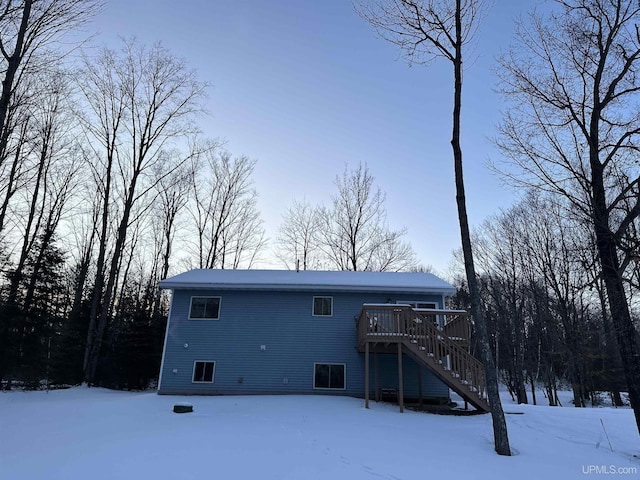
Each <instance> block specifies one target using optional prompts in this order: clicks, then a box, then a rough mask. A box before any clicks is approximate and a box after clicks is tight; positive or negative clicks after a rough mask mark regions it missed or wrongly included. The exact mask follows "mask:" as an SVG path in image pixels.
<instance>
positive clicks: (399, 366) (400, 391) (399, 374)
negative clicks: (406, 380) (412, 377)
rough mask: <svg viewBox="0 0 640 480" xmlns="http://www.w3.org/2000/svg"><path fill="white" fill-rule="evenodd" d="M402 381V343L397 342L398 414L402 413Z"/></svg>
mask: <svg viewBox="0 0 640 480" xmlns="http://www.w3.org/2000/svg"><path fill="white" fill-rule="evenodd" d="M402 384H403V381H402V343H400V342H398V403H399V404H400V413H402V412H404V389H403V385H402Z"/></svg>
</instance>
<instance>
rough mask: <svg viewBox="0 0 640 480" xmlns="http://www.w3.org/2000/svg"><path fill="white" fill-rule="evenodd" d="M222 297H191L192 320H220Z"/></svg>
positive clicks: (190, 310) (190, 316)
mask: <svg viewBox="0 0 640 480" xmlns="http://www.w3.org/2000/svg"><path fill="white" fill-rule="evenodd" d="M220 300H221V297H191V307H190V308H189V318H190V319H202V320H218V318H219V317H220Z"/></svg>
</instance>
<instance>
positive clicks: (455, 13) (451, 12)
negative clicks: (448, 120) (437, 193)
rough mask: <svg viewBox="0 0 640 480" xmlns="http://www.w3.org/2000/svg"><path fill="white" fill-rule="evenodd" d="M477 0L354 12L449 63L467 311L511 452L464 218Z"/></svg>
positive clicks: (499, 432) (383, 32)
mask: <svg viewBox="0 0 640 480" xmlns="http://www.w3.org/2000/svg"><path fill="white" fill-rule="evenodd" d="M482 7H483V4H482V1H481V0H455V1H438V0H371V2H370V3H367V4H364V3H363V4H360V6H359V7H358V12H359V13H360V15H361V16H362V17H363V18H364V19H365V20H366V21H368V22H369V23H370V24H371V25H373V27H374V28H375V29H376V31H377V32H378V34H379V35H380V36H381V37H382V38H384V39H385V40H387V41H389V42H391V43H393V44H395V45H397V46H399V47H400V49H401V50H402V52H403V53H404V54H405V56H406V58H407V60H408V61H409V64H411V63H417V64H420V63H428V62H430V61H431V60H434V59H436V58H444V59H446V60H448V61H449V62H451V66H452V67H453V78H454V88H453V128H452V136H451V147H452V149H453V163H454V171H455V183H456V201H457V206H458V220H459V223H460V236H461V240H462V253H463V256H464V263H465V271H466V275H467V284H468V287H469V293H470V300H471V314H472V315H473V318H474V321H475V325H476V330H477V333H478V336H479V339H480V344H481V354H482V362H483V363H484V367H485V372H486V378H487V393H488V397H489V404H490V406H491V416H492V418H493V432H494V441H495V449H496V452H497V453H498V454H499V455H511V450H510V448H509V438H508V434H507V424H506V421H505V418H504V412H503V411H502V404H501V403H500V396H499V393H498V378H497V376H496V371H495V368H494V365H493V357H492V355H491V351H490V346H489V338H488V333H487V328H486V325H485V322H484V318H483V313H482V308H481V305H480V292H479V289H478V284H477V278H476V272H475V266H474V262H473V250H472V246H471V235H470V232H469V221H468V218H467V207H466V196H465V188H464V175H463V170H462V148H461V145H460V117H461V110H462V70H463V50H464V48H465V46H467V45H468V44H469V42H470V41H471V40H472V38H473V35H474V33H475V31H476V29H477V26H478V23H479V20H480V17H481V13H482Z"/></svg>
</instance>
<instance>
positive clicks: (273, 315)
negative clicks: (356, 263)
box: [158, 270, 468, 403]
mask: <svg viewBox="0 0 640 480" xmlns="http://www.w3.org/2000/svg"><path fill="white" fill-rule="evenodd" d="M160 286H161V288H163V289H170V290H172V292H173V295H172V301H171V308H170V313H169V319H168V322H167V331H166V337H165V344H164V351H163V356H162V366H161V371H160V379H159V385H158V393H159V394H194V395H228V394H331V395H349V396H355V397H362V398H367V399H368V397H369V395H370V394H373V395H376V397H379V396H380V395H381V394H384V393H397V392H398V390H400V391H401V392H402V395H403V397H402V398H416V399H418V397H419V398H420V400H421V401H422V400H423V399H424V401H432V402H439V403H445V402H449V388H450V387H452V385H451V382H450V381H449V380H450V379H447V378H444V379H443V378H442V372H440V371H439V369H442V368H443V365H445V366H446V363H447V362H448V361H449V360H446V359H444V357H442V359H440V357H438V362H440V363H439V364H436V363H434V365H436V368H433V365H431V366H430V365H429V362H428V361H426V360H425V359H427V353H425V351H426V350H425V348H424V347H422V346H421V345H419V343H418V341H417V340H416V339H422V338H429V336H428V334H426V333H424V332H418V330H416V328H415V327H416V325H418V326H419V327H421V325H422V321H421V320H419V319H418V316H419V315H431V317H430V319H431V321H429V322H428V323H429V325H430V326H429V328H435V327H433V326H432V325H436V326H437V327H438V328H442V318H441V317H443V315H437V312H444V310H443V308H444V299H445V297H446V296H449V295H452V294H453V293H454V288H453V287H452V286H451V285H449V284H447V283H446V282H444V281H443V280H441V279H439V278H437V277H436V276H434V275H432V274H428V273H380V272H350V271H342V272H324V271H279V270H192V271H189V272H185V273H182V274H180V275H177V276H175V277H171V278H168V279H166V280H163V281H162V282H161V283H160ZM405 310H406V311H410V312H411V313H410V315H409V316H407V317H406V318H407V319H409V318H410V319H409V320H406V321H404V320H403V321H404V322H405V323H402V324H401V323H400V320H399V319H400V316H401V314H402V312H404V311H405ZM434 311H437V312H434ZM421 312H422V313H421ZM458 313H463V312H458ZM402 315H404V314H402ZM403 318H404V317H403ZM424 318H425V322H426V319H427V317H424ZM406 322H410V323H411V327H408V326H407V325H409V324H408V323H406ZM416 322H419V324H416ZM438 322H439V323H440V325H439V326H438ZM400 325H402V326H400ZM383 327H384V328H383ZM398 328H401V329H402V331H403V332H404V331H405V330H406V333H404V334H402V335H401V334H400V333H399V330H398ZM392 330H393V332H392ZM418 334H419V335H420V336H417V335H418ZM432 336H433V335H432ZM436 336H438V337H441V335H440V334H438V335H436ZM383 337H384V338H383ZM467 337H468V335H467ZM421 341H422V340H421ZM398 342H401V343H398ZM396 345H397V348H395V346H396ZM421 349H422V350H421ZM370 354H372V358H369V356H370ZM429 355H431V354H429ZM447 355H449V353H447ZM428 358H429V359H433V358H435V357H433V355H431V356H430V357H428ZM447 358H450V355H449V357H447ZM445 360H446V361H445ZM432 363H433V362H432ZM369 367H371V368H369ZM423 367H426V368H423ZM399 379H402V382H400V383H399ZM453 388H455V385H454V386H453ZM365 390H366V391H365ZM401 400H402V399H401Z"/></svg>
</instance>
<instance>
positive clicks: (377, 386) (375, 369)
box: [373, 352, 380, 403]
mask: <svg viewBox="0 0 640 480" xmlns="http://www.w3.org/2000/svg"><path fill="white" fill-rule="evenodd" d="M373 377H374V379H373V381H374V385H373V388H374V389H375V391H376V403H377V402H379V401H380V382H379V379H378V352H374V354H373Z"/></svg>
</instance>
